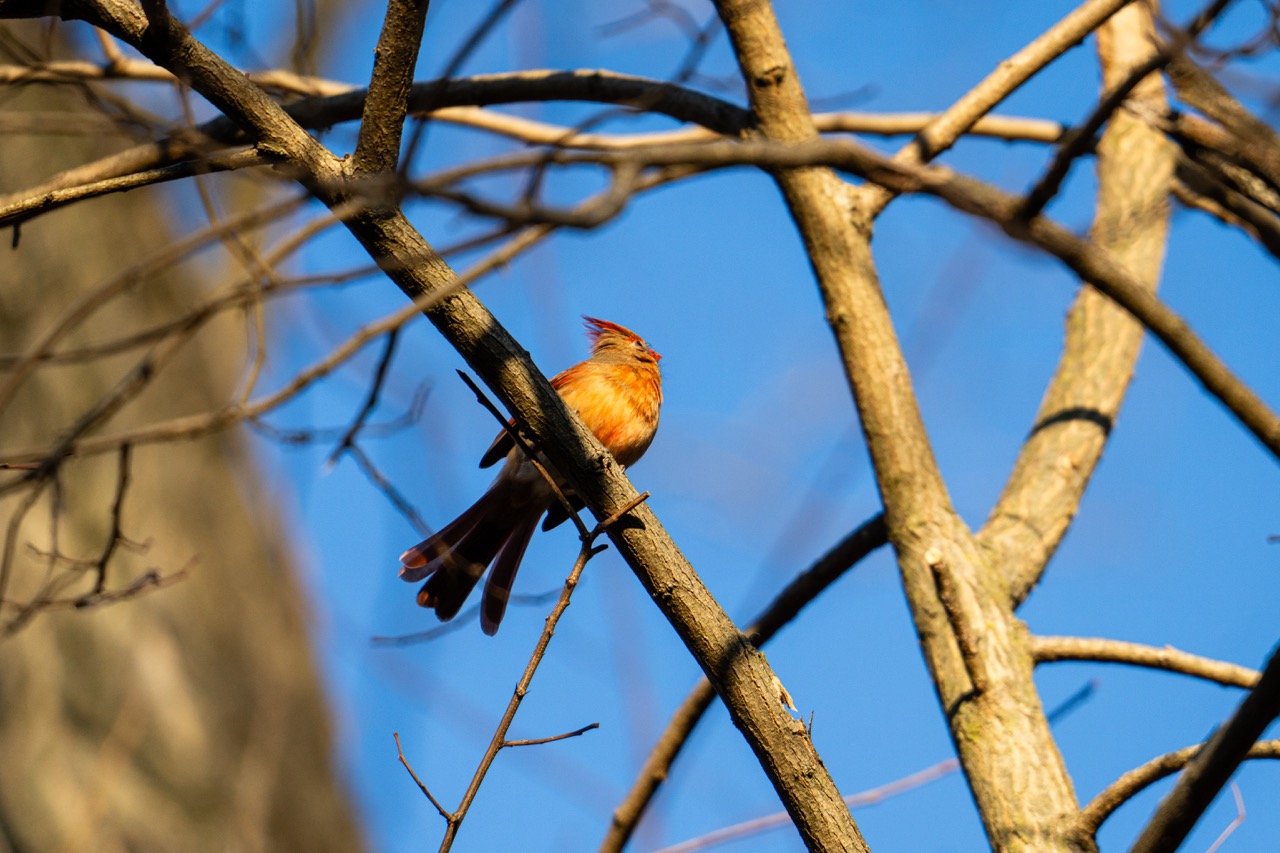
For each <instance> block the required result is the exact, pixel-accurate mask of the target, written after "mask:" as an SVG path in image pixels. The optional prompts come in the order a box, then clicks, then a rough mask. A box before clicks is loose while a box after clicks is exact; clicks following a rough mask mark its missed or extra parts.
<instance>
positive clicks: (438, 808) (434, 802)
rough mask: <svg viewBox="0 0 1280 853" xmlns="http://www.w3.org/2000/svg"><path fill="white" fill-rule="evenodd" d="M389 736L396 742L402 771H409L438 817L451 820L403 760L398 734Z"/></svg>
mask: <svg viewBox="0 0 1280 853" xmlns="http://www.w3.org/2000/svg"><path fill="white" fill-rule="evenodd" d="M391 736H392V737H393V738H395V740H396V756H397V757H398V758H399V759H400V763H401V764H403V765H404V769H405V770H408V771H409V775H410V776H411V777H412V778H413V781H414V782H416V783H417V784H418V790H420V791H422V793H423V795H424V796H426V798H427V799H428V800H430V801H431V805H433V806H435V807H436V811H438V812H440V816H441V817H442V818H444V819H445V820H449V819H450V818H452V817H453V815H451V814H449V812H448V810H447V809H445V807H444V806H442V805H440V801H439V800H437V799H436V798H435V797H433V796H431V792H430V791H429V790H427V786H426V785H425V784H424V783H423V781H422V780H421V779H419V778H418V774H417V773H415V772H414V771H413V767H412V766H411V765H410V764H409V759H407V758H405V756H404V748H403V747H402V746H401V745H400V733H399V732H392V733H391Z"/></svg>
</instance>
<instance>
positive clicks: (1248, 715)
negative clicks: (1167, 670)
mask: <svg viewBox="0 0 1280 853" xmlns="http://www.w3.org/2000/svg"><path fill="white" fill-rule="evenodd" d="M1277 716H1280V646H1277V647H1276V649H1275V651H1273V652H1272V654H1271V660H1269V661H1267V665H1266V667H1265V668H1263V670H1262V677H1261V678H1260V679H1258V683H1257V685H1256V686H1254V688H1253V689H1252V690H1251V691H1249V695H1248V696H1246V697H1245V698H1244V701H1243V702H1241V703H1240V706H1239V707H1238V708H1236V711H1235V713H1234V714H1232V715H1231V719H1229V720H1227V722H1226V724H1225V725H1223V726H1222V728H1220V729H1218V730H1217V731H1216V732H1214V734H1213V737H1211V738H1209V740H1208V742H1207V743H1205V745H1204V746H1203V747H1202V748H1201V749H1200V750H1199V751H1197V752H1196V754H1195V757H1194V758H1192V759H1191V761H1190V762H1189V763H1188V764H1187V767H1186V769H1185V770H1183V771H1182V775H1181V776H1179V777H1178V782H1177V784H1175V785H1174V786H1173V790H1172V791H1170V792H1169V794H1168V796H1166V797H1165V798H1164V799H1163V800H1162V801H1161V802H1160V807H1159V808H1157V809H1156V813H1155V815H1154V816H1153V817H1152V818H1151V822H1150V823H1148V824H1147V827H1146V829H1144V830H1143V831H1142V834H1141V835H1140V836H1138V841H1137V843H1135V844H1134V845H1133V848H1132V851H1131V853H1174V851H1175V850H1177V849H1178V847H1179V846H1181V844H1182V842H1183V841H1184V840H1185V839H1186V837H1187V835H1188V834H1189V833H1190V832H1191V828H1192V827H1193V826H1195V825H1196V821H1198V820H1200V816H1201V815H1202V814H1204V811H1205V809H1207V808H1209V804H1210V803H1212V802H1213V799H1214V798H1215V797H1216V796H1218V792H1219V791H1220V790H1222V786H1223V785H1226V784H1227V780H1228V779H1230V778H1231V774H1233V773H1235V772H1236V768H1237V767H1239V766H1240V762H1242V761H1244V760H1245V759H1246V758H1248V757H1249V751H1250V749H1251V748H1252V747H1253V746H1254V744H1255V742H1256V741H1257V740H1258V738H1260V737H1262V733H1263V732H1264V731H1266V728H1267V726H1269V725H1271V722H1272V720H1274V719H1275V718H1276V717H1277Z"/></svg>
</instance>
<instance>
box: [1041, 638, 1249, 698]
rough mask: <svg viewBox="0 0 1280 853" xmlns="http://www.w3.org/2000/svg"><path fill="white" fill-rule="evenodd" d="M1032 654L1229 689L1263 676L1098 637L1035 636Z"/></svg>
mask: <svg viewBox="0 0 1280 853" xmlns="http://www.w3.org/2000/svg"><path fill="white" fill-rule="evenodd" d="M1031 653H1032V654H1033V655H1034V656H1035V659H1036V663H1038V664H1040V663H1058V662H1060V661H1096V662H1099V663H1124V664H1129V665H1131V666H1144V667H1148V668H1150V669H1163V670H1166V671H1168V672H1178V673H1182V674H1183V675H1190V676H1193V677H1195V678H1203V679H1205V680H1206V681H1214V682H1217V683H1218V684H1224V685H1227V686H1228V687H1253V686H1254V685H1256V684H1257V683H1258V677H1259V674H1258V671H1257V670H1253V669H1249V668H1248V667H1245V666H1239V665H1238V664H1233V663H1226V662H1224V661H1218V660H1213V659H1212V658H1206V657H1201V656H1200V655H1193V654H1189V653H1187V652H1184V651H1179V650H1178V649H1175V648H1173V647H1172V646H1165V647H1164V648H1156V647H1154V646H1144V645H1142V644H1140V643H1126V642H1124V641H1122V640H1108V639H1102V638H1094V637H1032V638H1031Z"/></svg>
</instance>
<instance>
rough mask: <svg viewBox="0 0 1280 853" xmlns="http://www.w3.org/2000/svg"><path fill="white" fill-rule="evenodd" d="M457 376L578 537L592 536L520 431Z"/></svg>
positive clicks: (467, 380)
mask: <svg viewBox="0 0 1280 853" xmlns="http://www.w3.org/2000/svg"><path fill="white" fill-rule="evenodd" d="M458 375H459V376H460V377H462V381H463V382H465V383H466V385H467V387H468V388H470V389H471V391H472V393H474V394H475V395H476V400H477V401H478V402H479V403H480V405H481V406H484V408H485V410H486V411H488V412H489V414H491V415H493V417H494V418H495V419H496V420H497V421H498V423H499V424H501V426H502V430H503V432H505V433H506V434H507V435H509V436H510V437H511V440H512V441H514V442H515V443H516V447H518V448H520V452H521V453H523V454H524V456H525V458H526V459H528V460H529V462H530V463H532V464H533V467H534V468H536V469H538V473H540V474H541V475H542V479H544V480H546V481H547V485H549V486H550V487H551V491H553V492H554V493H555V496H556V500H558V501H560V505H561V506H563V507H564V509H565V512H567V513H568V514H569V518H570V519H571V520H572V521H573V524H574V526H575V527H577V528H578V537H579V538H580V539H582V540H584V541H585V540H586V539H587V538H588V537H590V536H591V535H592V534H591V531H590V530H588V529H587V525H586V524H585V523H584V522H583V520H582V518H581V517H580V516H579V515H578V510H577V509H575V508H574V506H573V504H571V503H570V502H569V499H568V498H567V497H565V494H564V491H562V490H561V488H560V484H559V483H557V482H556V478H555V477H552V476H551V474H550V472H548V471H547V469H546V467H545V466H544V465H543V464H542V462H541V461H540V460H539V458H538V454H537V453H536V452H534V450H533V448H532V447H530V446H529V443H528V442H527V441H525V440H524V436H523V435H521V434H520V430H518V429H516V426H515V424H514V423H513V422H512V421H511V419H509V418H507V417H505V416H504V415H503V414H502V412H500V411H498V407H497V406H495V405H494V404H493V401H491V400H490V399H489V397H488V395H487V394H485V393H484V391H483V390H481V388H480V386H479V385H477V384H476V383H475V380H474V379H472V378H471V377H470V376H468V375H467V374H466V373H465V372H464V371H461V370H459V371H458Z"/></svg>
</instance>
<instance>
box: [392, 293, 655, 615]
mask: <svg viewBox="0 0 1280 853" xmlns="http://www.w3.org/2000/svg"><path fill="white" fill-rule="evenodd" d="M583 319H584V320H586V321H587V337H588V338H589V339H590V341H591V357H590V358H589V359H587V360H586V361H584V362H581V363H580V364H575V365H574V366H573V367H570V368H569V369H568V370H566V371H564V372H563V373H560V374H558V375H557V376H556V377H555V378H554V379H552V380H551V387H552V388H555V389H556V390H557V391H558V392H560V396H561V397H563V398H564V402H565V404H566V405H567V406H568V407H569V408H571V409H573V410H574V411H575V412H577V413H578V417H579V418H581V419H582V422H583V423H584V424H586V425H587V427H588V428H589V429H590V430H591V431H592V432H594V433H595V435H596V438H597V439H599V440H600V443H601V444H603V445H604V446H605V447H607V448H609V452H610V453H612V454H613V456H614V458H615V459H617V460H618V463H619V464H620V465H622V466H623V467H628V466H630V465H631V464H632V463H634V462H635V461H636V460H638V459H639V458H640V457H641V456H643V455H644V452H645V451H646V450H648V449H649V445H650V443H652V442H653V436H654V433H656V432H657V431H658V412H659V410H660V409H661V408H662V375H661V373H659V371H658V361H659V359H661V358H662V356H660V355H658V354H657V353H656V352H654V351H653V350H652V349H650V348H649V345H648V344H646V343H645V342H644V341H643V340H642V339H641V338H640V337H639V336H638V335H636V334H635V333H634V332H632V331H631V330H630V329H625V328H623V327H622V326H619V325H618V324H617V323H610V322H609V321H607V320H597V319H595V318H594V317H583ZM503 457H506V463H505V464H504V465H503V466H502V470H501V471H499V472H498V476H497V478H495V479H494V481H493V485H491V486H489V490H488V491H487V492H485V493H484V494H483V495H481V496H480V500H478V501H476V502H475V504H473V505H472V506H471V508H470V509H468V510H467V511H466V512H464V513H462V515H460V516H458V517H457V518H456V519H454V520H453V521H451V522H450V523H449V524H447V525H445V526H444V527H443V528H441V530H440V532H439V533H437V534H436V535H435V536H432V537H431V538H430V539H426V540H424V541H422V542H419V543H418V544H417V545H414V546H413V547H412V548H410V549H409V550H408V551H405V552H404V553H403V554H401V555H400V562H401V563H403V564H404V565H403V566H401V567H400V577H401V578H403V579H404V580H406V581H409V582H410V583H415V582H417V581H420V580H422V579H423V578H426V579H427V582H426V583H425V584H423V585H422V589H420V590H419V591H418V604H419V605H420V606H422V607H430V608H432V609H433V610H435V612H436V616H438V617H439V618H440V620H441V621H448V620H449V619H452V618H453V617H454V616H456V615H458V611H459V610H460V609H462V603H463V602H464V601H466V599H467V596H468V595H470V594H471V590H472V589H473V588H475V585H476V583H477V582H478V581H479V580H480V576H481V575H483V574H484V571H485V569H486V568H488V566H489V564H490V563H493V564H494V565H493V571H492V572H490V573H489V580H488V581H486V582H485V585H484V597H483V598H482V600H481V603H480V627H481V628H482V629H484V632H485V633H486V634H490V635H492V634H495V633H497V631H498V623H499V622H501V621H502V615H503V613H505V612H506V610H507V599H508V598H510V596H511V584H512V583H513V582H514V581H515V579H516V570H517V569H519V568H520V559H521V558H522V557H523V556H524V551H525V548H527V547H528V545H529V539H530V538H532V536H533V531H534V528H535V527H537V524H538V519H539V518H541V517H542V514H543V513H544V512H545V513H546V514H547V517H546V520H545V521H544V522H543V524H542V529H543V530H550V529H551V528H552V527H555V526H556V525H557V524H560V523H561V522H562V521H564V520H565V519H567V518H568V517H569V516H568V514H567V513H566V512H565V509H564V507H563V506H562V505H561V504H560V503H559V502H558V501H557V500H556V497H555V493H554V492H553V491H552V490H551V486H549V485H548V484H547V481H546V480H544V479H543V477H542V475H541V474H540V473H539V472H538V469H537V468H535V467H534V466H533V464H532V463H530V462H529V460H528V459H527V458H526V457H525V455H524V453H523V452H522V451H521V450H520V448H519V447H517V446H516V443H515V441H514V440H513V439H512V438H511V436H510V435H508V434H507V433H506V432H501V433H499V434H498V437H497V438H496V439H494V442H493V444H492V445H490V446H489V449H488V450H487V451H485V454H484V456H482V457H481V458H480V467H481V468H488V467H489V466H490V465H492V464H493V463H495V462H497V461H498V460H499V459H502V458H503ZM539 461H540V462H542V461H543V460H542V459H539ZM544 464H545V463H544ZM558 485H561V488H562V489H564V491H565V493H566V495H567V496H569V497H570V499H571V500H572V501H573V502H574V503H576V504H577V505H578V506H579V507H581V506H582V504H581V501H580V500H579V499H577V498H576V497H574V496H573V495H572V494H571V492H569V490H568V489H567V488H566V487H565V485H564V484H560V483H558Z"/></svg>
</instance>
